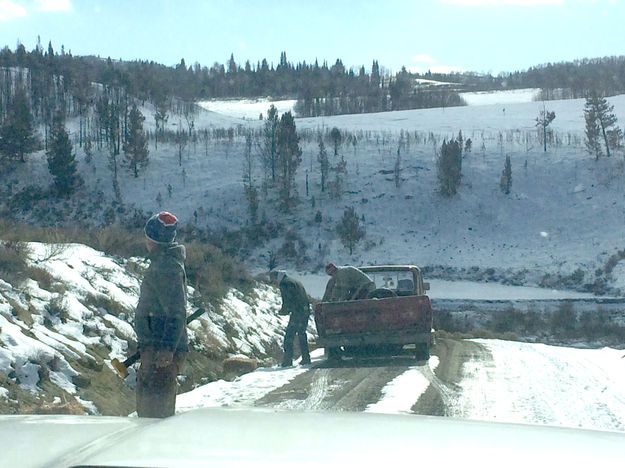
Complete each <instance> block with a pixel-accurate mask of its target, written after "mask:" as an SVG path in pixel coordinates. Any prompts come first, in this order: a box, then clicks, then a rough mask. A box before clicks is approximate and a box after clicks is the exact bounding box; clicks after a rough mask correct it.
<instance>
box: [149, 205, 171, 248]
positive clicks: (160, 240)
mask: <svg viewBox="0 0 625 468" xmlns="http://www.w3.org/2000/svg"><path fill="white" fill-rule="evenodd" d="M177 226H178V218H176V217H175V216H174V215H173V214H171V213H168V212H167V211H161V212H160V213H158V214H155V215H154V216H152V217H151V218H150V219H148V222H147V223H145V229H144V231H145V235H146V237H147V238H148V239H150V240H152V241H154V242H156V243H157V244H171V243H172V242H173V241H174V239H175V238H176V227H177Z"/></svg>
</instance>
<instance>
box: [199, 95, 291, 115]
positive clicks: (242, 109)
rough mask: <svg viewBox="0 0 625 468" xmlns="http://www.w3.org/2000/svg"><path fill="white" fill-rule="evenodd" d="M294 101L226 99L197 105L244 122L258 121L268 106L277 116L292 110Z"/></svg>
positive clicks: (265, 113)
mask: <svg viewBox="0 0 625 468" xmlns="http://www.w3.org/2000/svg"><path fill="white" fill-rule="evenodd" d="M296 102H297V100H296V99H285V100H282V101H273V100H270V99H269V98H265V99H228V100H217V99H216V100H210V101H200V102H198V105H199V106H200V107H202V108H203V109H206V110H208V111H211V112H217V113H219V114H224V115H228V116H230V117H236V118H240V119H245V120H259V116H260V115H261V114H262V115H263V116H265V115H267V109H269V106H271V105H274V106H275V107H276V109H277V110H278V115H280V114H284V113H285V112H289V111H292V110H293V107H294V106H295V103H296Z"/></svg>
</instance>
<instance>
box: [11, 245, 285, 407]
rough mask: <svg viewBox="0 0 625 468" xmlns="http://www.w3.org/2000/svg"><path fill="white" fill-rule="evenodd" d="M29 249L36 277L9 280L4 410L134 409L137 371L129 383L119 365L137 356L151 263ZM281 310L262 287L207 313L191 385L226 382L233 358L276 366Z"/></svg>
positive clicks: (199, 327) (235, 294)
mask: <svg viewBox="0 0 625 468" xmlns="http://www.w3.org/2000/svg"><path fill="white" fill-rule="evenodd" d="M26 246H27V249H28V259H27V270H26V271H25V272H24V273H23V275H21V274H20V275H18V274H15V275H10V276H11V277H7V276H8V275H5V276H3V278H2V279H0V376H2V377H1V378H0V379H1V382H0V412H2V413H13V412H19V413H24V412H29V411H41V410H43V409H45V407H49V406H54V405H57V406H59V405H67V404H68V403H72V404H73V406H74V408H76V411H78V412H83V411H84V412H88V413H91V414H122V415H125V414H128V413H130V412H132V411H133V410H134V392H133V386H134V379H135V375H134V369H133V368H130V369H129V370H130V372H131V375H130V376H129V377H128V378H127V379H126V380H125V382H124V381H122V380H121V379H120V378H119V377H117V375H115V374H114V371H113V369H112V367H111V365H110V361H111V359H112V358H115V357H117V358H121V360H123V359H125V358H126V357H128V356H129V355H130V354H132V353H133V352H134V351H135V349H136V347H135V346H136V344H135V343H136V341H135V340H136V336H135V334H134V331H133V328H132V323H133V317H134V307H135V306H136V303H137V300H138V294H139V285H140V278H141V277H142V272H143V270H144V269H145V268H146V267H147V264H146V261H145V260H144V259H139V258H132V259H130V260H124V259H120V258H112V257H109V256H106V255H104V254H102V253H101V252H98V251H95V250H93V249H91V248H89V247H85V246H83V245H79V244H70V245H61V244H57V245H52V244H40V243H28V244H26ZM189 297H190V298H191V297H193V290H192V289H191V288H189ZM279 304H280V302H279V299H278V297H277V296H276V294H275V291H274V290H273V289H272V288H268V287H266V286H263V285H261V284H258V286H257V288H256V289H255V291H254V292H253V294H251V295H246V296H244V295H243V294H241V293H240V292H239V291H236V290H231V291H230V293H229V294H228V295H227V297H226V298H225V299H224V301H223V304H221V305H219V306H215V307H212V306H209V307H207V309H208V310H207V312H206V313H205V314H203V315H202V316H201V317H200V318H199V319H198V320H196V321H194V322H192V323H191V324H190V325H189V341H190V344H191V347H192V352H191V353H190V355H189V362H190V366H189V372H187V373H186V375H187V379H188V381H186V382H180V383H181V386H182V388H187V389H190V388H193V386H194V385H196V384H198V383H199V382H200V381H206V380H214V379H215V378H217V377H219V376H220V375H221V361H222V360H223V359H224V358H226V357H229V356H232V355H246V356H250V357H257V358H259V359H260V360H261V364H264V365H271V364H273V363H274V359H273V358H272V356H273V355H274V353H275V350H276V349H278V348H279V346H280V341H281V335H280V334H281V332H282V330H283V328H284V326H285V325H286V324H285V323H284V322H285V318H284V317H280V316H278V315H277V308H278V306H279ZM192 308H193V307H192V306H191V304H189V312H191V311H192Z"/></svg>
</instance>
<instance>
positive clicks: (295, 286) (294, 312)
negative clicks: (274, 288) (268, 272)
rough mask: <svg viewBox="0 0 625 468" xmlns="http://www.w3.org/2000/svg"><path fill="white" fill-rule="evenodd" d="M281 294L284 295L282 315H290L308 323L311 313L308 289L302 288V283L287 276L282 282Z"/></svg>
mask: <svg viewBox="0 0 625 468" xmlns="http://www.w3.org/2000/svg"><path fill="white" fill-rule="evenodd" d="M279 287H280V293H281V294H282V308H281V309H280V312H279V313H280V315H289V314H291V317H292V318H293V319H298V320H299V319H301V320H303V319H306V321H308V314H309V313H310V308H309V304H310V302H309V301H308V294H306V289H304V286H302V283H300V282H299V281H297V280H296V279H294V278H290V277H288V276H285V277H284V278H283V279H282V281H280V285H279Z"/></svg>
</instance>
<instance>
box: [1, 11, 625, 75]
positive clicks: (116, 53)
mask: <svg viewBox="0 0 625 468" xmlns="http://www.w3.org/2000/svg"><path fill="white" fill-rule="evenodd" d="M624 2H625V0H420V1H417V0H380V1H378V0H362V1H352V0H333V1H329V0H314V1H311V0H238V1H235V0H230V1H229V0H221V1H213V0H204V1H200V0H106V1H105V0H23V1H18V0H0V47H2V46H8V47H10V48H11V49H12V50H14V49H15V47H16V44H17V41H18V40H19V41H20V42H21V43H22V44H24V45H25V47H26V49H27V50H32V49H33V48H34V47H35V44H36V42H37V36H40V37H41V41H42V43H43V45H44V47H47V44H48V42H49V41H52V45H53V47H54V48H55V50H56V51H60V49H61V45H64V46H65V49H66V50H71V52H72V53H73V54H74V55H99V56H101V57H109V56H110V57H111V58H114V59H118V58H121V59H124V60H134V59H141V60H153V61H155V62H158V63H162V64H165V65H175V64H177V63H179V62H180V59H181V58H184V59H185V62H186V63H187V65H191V64H193V63H195V62H199V63H200V64H201V65H203V66H211V65H212V64H214V63H215V62H218V63H226V62H227V60H228V59H229V57H230V54H231V53H233V54H234V57H235V60H236V61H237V63H240V64H244V63H245V60H248V59H249V60H250V62H251V63H252V64H255V63H256V62H258V61H260V60H262V59H263V58H266V59H267V60H268V61H269V62H273V63H274V64H276V63H277V62H278V61H279V59H280V52H281V51H285V52H286V53H287V58H288V60H289V61H290V62H299V61H304V60H305V61H306V62H308V63H311V62H314V60H315V59H318V60H319V62H320V63H321V62H323V61H324V60H326V61H328V63H330V64H332V63H334V62H335V61H336V59H337V58H341V59H342V60H343V63H344V64H345V66H346V67H348V68H349V67H355V68H359V67H360V66H362V65H364V66H365V68H366V69H367V70H369V69H370V67H371V63H372V61H373V60H374V59H376V60H378V63H379V64H380V66H382V67H384V68H386V69H387V70H390V71H398V70H399V69H400V68H401V67H402V66H406V67H407V68H409V69H412V70H415V71H422V72H425V71H427V70H428V69H431V70H433V71H449V70H465V71H475V72H479V73H485V72H490V73H493V74H497V73H499V72H501V71H515V70H524V69H527V68H528V67H531V66H534V65H538V64H543V63H548V62H552V63H553V62H560V61H567V60H575V59H580V58H584V57H602V56H610V55H625V4H624Z"/></svg>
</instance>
